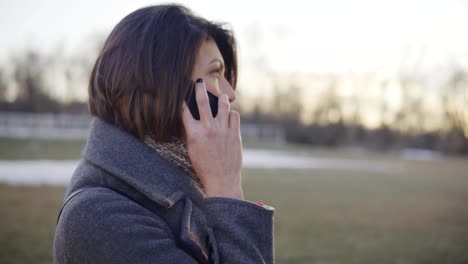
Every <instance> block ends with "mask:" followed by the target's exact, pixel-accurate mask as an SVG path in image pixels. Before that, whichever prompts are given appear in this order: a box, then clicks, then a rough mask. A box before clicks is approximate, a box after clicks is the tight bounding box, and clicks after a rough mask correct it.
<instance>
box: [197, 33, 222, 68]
mask: <svg viewBox="0 0 468 264" xmlns="http://www.w3.org/2000/svg"><path fill="white" fill-rule="evenodd" d="M213 59H219V60H220V61H222V62H223V63H224V60H223V56H222V55H221V52H220V51H219V48H218V45H216V42H215V41H214V40H212V39H208V40H206V41H203V42H202V44H201V46H200V50H199V51H198V54H197V64H199V65H201V64H209V63H210V62H211V61H212V60H213Z"/></svg>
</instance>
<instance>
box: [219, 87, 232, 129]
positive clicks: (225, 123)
mask: <svg viewBox="0 0 468 264" xmlns="http://www.w3.org/2000/svg"><path fill="white" fill-rule="evenodd" d="M230 109H231V104H230V103H229V97H228V96H227V94H224V93H223V94H221V95H220V96H219V99H218V114H217V115H216V119H218V120H219V122H220V124H221V127H229V110H230Z"/></svg>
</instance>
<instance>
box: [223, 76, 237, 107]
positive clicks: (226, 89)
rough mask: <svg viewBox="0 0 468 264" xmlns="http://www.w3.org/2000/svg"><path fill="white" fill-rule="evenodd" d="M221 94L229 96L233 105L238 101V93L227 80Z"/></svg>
mask: <svg viewBox="0 0 468 264" xmlns="http://www.w3.org/2000/svg"><path fill="white" fill-rule="evenodd" d="M221 92H223V93H225V94H227V96H228V98H229V102H230V103H233V102H234V101H235V100H236V91H235V90H234V89H233V88H232V86H231V84H230V83H229V82H228V81H227V80H225V82H224V85H222V89H221Z"/></svg>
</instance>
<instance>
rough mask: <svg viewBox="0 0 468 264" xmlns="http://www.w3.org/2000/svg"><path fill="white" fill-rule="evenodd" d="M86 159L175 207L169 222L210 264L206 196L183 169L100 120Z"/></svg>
mask: <svg viewBox="0 0 468 264" xmlns="http://www.w3.org/2000/svg"><path fill="white" fill-rule="evenodd" d="M83 156H84V159H85V160H86V161H88V162H89V163H91V164H93V165H95V166H97V167H99V168H101V169H103V170H105V171H107V172H108V173H110V174H112V176H114V177H116V178H117V179H118V180H120V181H122V182H124V183H125V184H128V185H129V186H131V187H132V188H133V189H135V190H136V191H138V192H139V193H141V194H142V195H143V196H145V197H146V198H148V199H149V200H151V201H152V202H155V203H157V204H159V205H161V206H162V207H163V208H166V209H169V208H174V210H169V211H168V212H167V214H166V213H165V214H164V215H165V216H164V217H166V218H167V219H166V221H167V222H168V224H169V225H170V226H172V227H173V229H174V230H177V231H178V234H177V235H178V237H179V240H180V242H181V243H182V244H183V247H184V248H185V249H186V250H188V251H190V252H191V254H192V255H193V256H196V258H197V259H198V260H199V261H201V262H203V263H205V262H207V261H208V259H209V250H208V248H209V244H210V243H211V241H212V240H213V238H210V235H209V234H210V228H209V227H207V226H206V220H205V216H204V214H203V213H202V211H201V209H200V208H201V202H202V200H203V198H204V194H203V192H202V191H201V190H200V189H199V188H198V186H197V184H196V182H195V180H193V179H192V178H191V177H190V176H189V175H187V174H186V173H185V172H184V171H183V170H182V169H180V168H178V167H177V166H176V165H175V164H173V163H172V162H170V161H168V160H166V159H164V158H163V157H161V156H160V155H159V154H158V153H157V152H156V151H154V150H153V149H151V147H149V146H148V145H146V144H145V143H143V142H142V141H140V140H139V139H137V138H135V137H134V136H132V135H131V134H129V133H127V132H124V131H122V130H120V129H118V128H117V127H115V126H113V125H110V124H108V123H106V122H105V121H103V120H101V119H98V118H95V119H94V120H93V122H92V124H91V129H90V133H89V136H88V141H87V144H86V147H85V150H84V153H83ZM179 201H181V202H180V203H178V202H179ZM175 205H177V206H175Z"/></svg>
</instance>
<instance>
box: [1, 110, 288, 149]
mask: <svg viewBox="0 0 468 264" xmlns="http://www.w3.org/2000/svg"><path fill="white" fill-rule="evenodd" d="M90 123H91V117H90V116H88V115H72V114H46V113H41V114H34V113H18V112H0V137H9V138H39V139H85V138H86V136H87V134H88V129H89V125H90ZM241 130H242V138H243V139H266V140H271V141H275V142H282V141H284V133H283V130H282V129H281V128H279V127H278V126H274V125H257V124H242V126H241Z"/></svg>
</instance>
